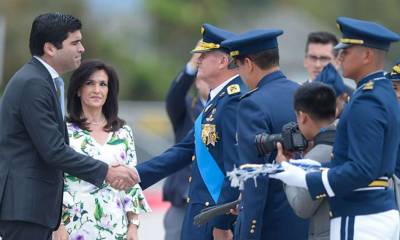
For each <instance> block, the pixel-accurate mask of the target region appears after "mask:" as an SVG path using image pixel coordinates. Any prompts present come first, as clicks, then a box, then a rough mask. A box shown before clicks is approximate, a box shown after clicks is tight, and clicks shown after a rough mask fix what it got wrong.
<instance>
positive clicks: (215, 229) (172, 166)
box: [137, 24, 246, 240]
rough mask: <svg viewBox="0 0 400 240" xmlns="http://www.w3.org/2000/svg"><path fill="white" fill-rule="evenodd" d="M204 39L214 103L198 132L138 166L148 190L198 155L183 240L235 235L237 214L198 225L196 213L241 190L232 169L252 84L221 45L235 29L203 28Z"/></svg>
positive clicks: (202, 73) (202, 68)
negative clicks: (240, 110)
mask: <svg viewBox="0 0 400 240" xmlns="http://www.w3.org/2000/svg"><path fill="white" fill-rule="evenodd" d="M202 34H203V39H202V41H201V42H200V44H199V45H198V46H197V47H196V48H195V49H194V50H193V51H192V52H194V53H201V55H200V57H199V67H198V72H197V77H200V78H202V79H204V80H205V81H206V82H207V83H208V85H209V87H210V89H211V91H210V96H209V100H208V103H207V104H206V107H205V108H204V110H203V112H202V113H201V114H200V115H199V117H198V118H197V119H196V121H195V124H194V130H192V131H190V132H189V133H188V135H186V137H185V138H184V139H183V140H182V142H180V143H178V144H177V145H175V146H174V147H172V148H171V149H169V150H167V151H166V152H165V153H164V154H162V155H160V156H158V157H155V158H153V159H151V160H150V161H147V162H145V163H143V164H139V165H138V166H137V170H138V172H139V176H140V178H141V186H142V188H146V187H148V186H150V185H152V184H154V183H155V182H157V181H158V180H160V179H162V178H163V177H165V176H167V175H169V174H171V173H173V172H174V171H176V170H177V169H179V168H181V167H182V166H184V165H187V164H190V163H192V161H191V160H190V159H189V161H187V158H185V157H187V154H189V153H190V154H192V155H193V158H192V159H193V165H192V174H191V177H189V180H188V181H189V182H190V189H189V198H188V200H187V202H188V208H187V211H186V215H185V218H184V222H183V226H182V235H181V239H183V240H197V239H198V240H207V239H214V238H215V239H231V238H232V232H231V230H230V229H231V228H232V224H233V222H234V220H235V217H234V216H232V215H224V216H221V217H218V218H216V219H214V220H213V221H211V222H209V223H207V224H205V225H203V226H201V227H198V226H195V225H194V224H193V218H194V216H195V215H197V214H198V213H200V211H201V210H202V209H204V208H206V207H210V206H213V205H216V204H223V203H226V202H230V201H233V200H235V199H237V198H238V195H239V192H238V190H237V189H234V188H231V187H230V181H229V179H228V178H227V177H226V172H227V171H231V170H232V169H233V166H234V164H236V165H237V164H238V163H237V162H238V160H237V158H238V157H237V151H236V148H235V143H236V138H235V133H236V110H237V105H238V103H239V98H240V96H241V95H242V93H243V92H244V91H246V87H245V86H244V85H243V82H242V80H241V79H240V77H239V75H238V74H237V72H236V70H235V69H231V68H229V67H228V66H229V63H230V57H229V54H228V53H227V52H226V50H225V49H224V48H222V47H221V45H220V43H221V42H222V41H223V40H225V39H226V38H228V37H231V36H233V33H230V32H227V31H224V30H222V29H220V28H217V27H215V26H212V25H210V24H204V25H203V27H202Z"/></svg>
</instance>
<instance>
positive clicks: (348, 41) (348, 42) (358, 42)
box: [340, 38, 364, 45]
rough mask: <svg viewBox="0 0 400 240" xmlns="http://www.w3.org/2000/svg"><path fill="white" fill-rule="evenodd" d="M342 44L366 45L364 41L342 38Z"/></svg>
mask: <svg viewBox="0 0 400 240" xmlns="http://www.w3.org/2000/svg"><path fill="white" fill-rule="evenodd" d="M340 42H341V43H345V44H359V45H361V44H364V40H361V39H352V38H341V39H340Z"/></svg>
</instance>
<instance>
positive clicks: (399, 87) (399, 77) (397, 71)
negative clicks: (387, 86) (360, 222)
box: [386, 59, 400, 206]
mask: <svg viewBox="0 0 400 240" xmlns="http://www.w3.org/2000/svg"><path fill="white" fill-rule="evenodd" d="M386 77H387V78H388V79H389V80H390V81H392V85H393V88H394V91H395V92H396V96H397V101H398V102H399V101H400V59H398V60H397V61H396V63H395V65H394V66H393V67H392V70H391V71H390V72H388V73H387V74H386ZM397 156H398V157H397V159H398V160H397V164H396V170H395V175H396V177H397V179H396V183H397V188H396V190H397V191H396V194H397V193H398V195H396V201H397V202H398V204H397V206H400V204H399V203H400V147H399V154H397Z"/></svg>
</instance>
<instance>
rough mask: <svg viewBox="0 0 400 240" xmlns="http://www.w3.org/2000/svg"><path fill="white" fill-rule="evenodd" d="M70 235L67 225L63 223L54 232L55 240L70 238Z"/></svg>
mask: <svg viewBox="0 0 400 240" xmlns="http://www.w3.org/2000/svg"><path fill="white" fill-rule="evenodd" d="M68 238H69V235H68V232H67V229H65V226H64V225H63V224H61V225H60V226H59V227H58V229H57V231H54V232H53V238H52V239H53V240H68Z"/></svg>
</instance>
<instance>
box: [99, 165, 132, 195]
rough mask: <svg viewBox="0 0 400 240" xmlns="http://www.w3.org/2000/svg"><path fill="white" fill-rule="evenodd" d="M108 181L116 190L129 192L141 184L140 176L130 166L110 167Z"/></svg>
mask: <svg viewBox="0 0 400 240" xmlns="http://www.w3.org/2000/svg"><path fill="white" fill-rule="evenodd" d="M106 181H107V182H108V183H109V184H110V185H111V187H113V188H115V189H118V190H128V189H129V188H130V187H132V186H134V185H135V184H137V183H138V182H139V175H138V173H137V172H136V171H135V170H134V169H132V168H130V167H128V166H125V165H113V166H109V167H108V171H107V176H106Z"/></svg>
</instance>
